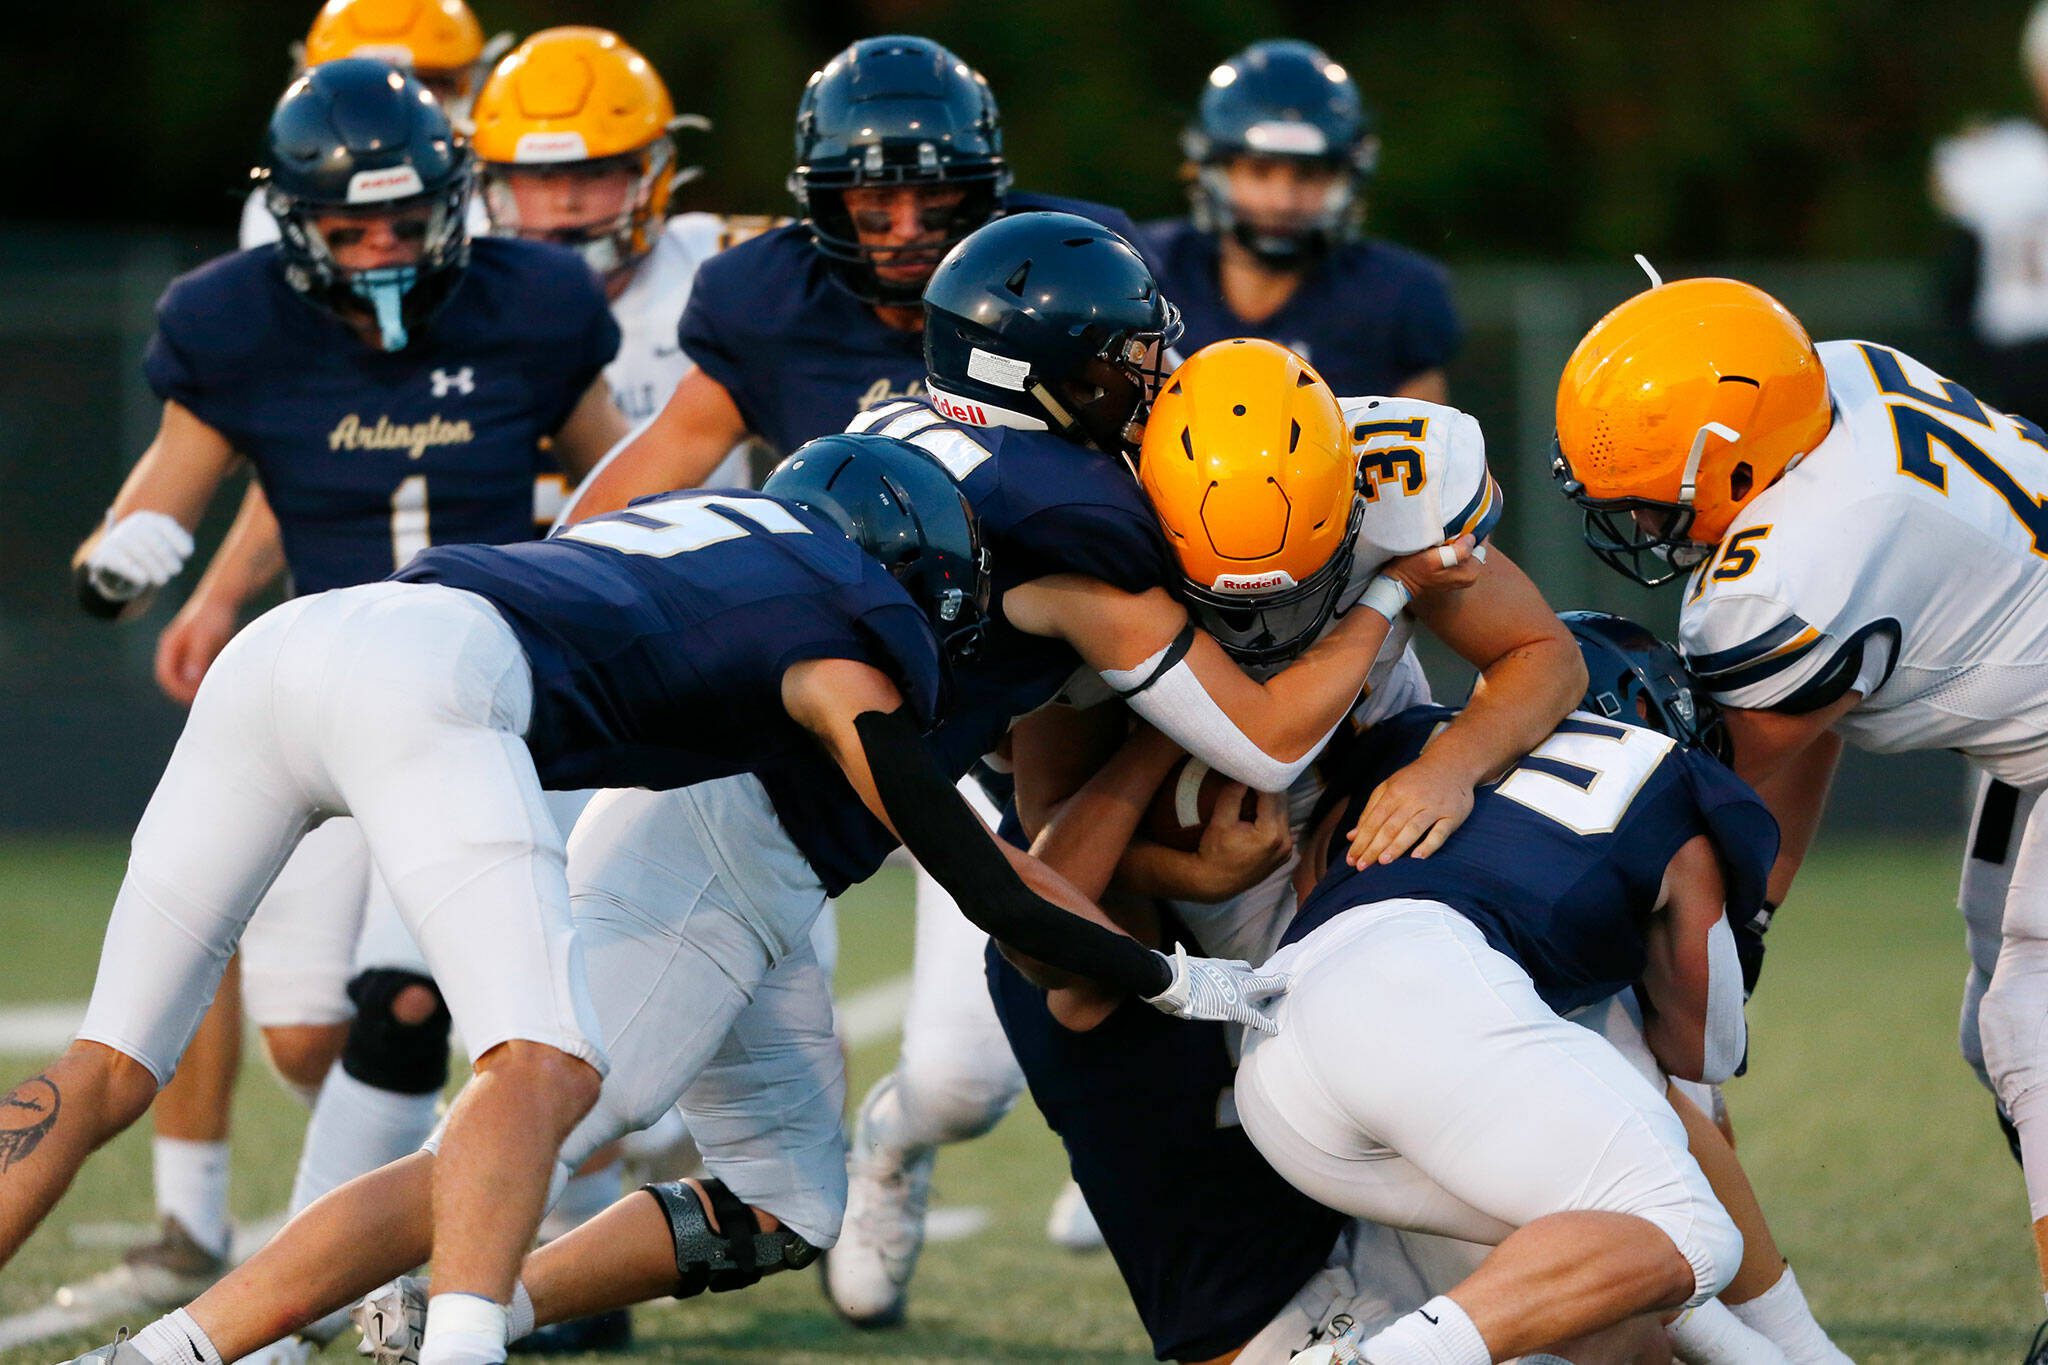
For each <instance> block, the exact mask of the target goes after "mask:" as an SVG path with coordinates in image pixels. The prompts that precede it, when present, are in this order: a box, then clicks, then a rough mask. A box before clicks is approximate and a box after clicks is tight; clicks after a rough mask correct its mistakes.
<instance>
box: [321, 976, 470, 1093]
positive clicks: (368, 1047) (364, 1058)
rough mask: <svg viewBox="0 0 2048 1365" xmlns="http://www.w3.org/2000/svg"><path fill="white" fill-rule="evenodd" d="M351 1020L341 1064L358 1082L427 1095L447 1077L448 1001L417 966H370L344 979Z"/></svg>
mask: <svg viewBox="0 0 2048 1365" xmlns="http://www.w3.org/2000/svg"><path fill="white" fill-rule="evenodd" d="M348 995H349V999H351V1000H353V1001H354V1002H355V1006H356V1017H355V1022H354V1023H352V1024H350V1025H349V1030H348V1041H347V1043H346V1044H345V1045H344V1046H343V1048H342V1052H341V1066H342V1070H344V1071H346V1072H348V1074H349V1075H351V1076H353V1077H355V1078H356V1079H357V1080H359V1081H361V1082H362V1083H363V1084H364V1085H369V1086H375V1087H376V1088H377V1089H379V1090H390V1091H394V1092H396V1093H398V1094H401V1095H431V1094H435V1093H437V1092H438V1091H439V1090H440V1089H441V1087H442V1086H444V1085H446V1084H447V1083H448V1030H449V1026H450V1023H451V1022H452V1021H451V1020H450V1017H449V1014H448V1006H447V1004H446V1003H445V1002H444V1001H443V1000H442V999H441V993H440V992H439V991H437V990H435V989H434V983H433V981H432V980H431V979H429V978H427V977H424V976H421V975H420V974H419V973H418V972H408V971H398V970H394V969H391V968H386V967H379V968H373V969H372V970H370V971H366V972H364V973H362V974H361V975H359V976H357V977H356V979H355V980H353V981H351V982H349V983H348Z"/></svg>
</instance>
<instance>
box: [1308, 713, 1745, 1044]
mask: <svg viewBox="0 0 2048 1365" xmlns="http://www.w3.org/2000/svg"><path fill="white" fill-rule="evenodd" d="M1454 714H1455V713H1454V712H1452V711H1449V710H1447V709H1445V708H1443V707H1440V706H1418V707H1415V708H1413V709H1411V710H1407V711H1403V712H1402V713H1401V714H1400V715H1398V716H1394V717H1392V718H1391V719H1389V720H1385V721H1382V722H1381V723H1380V724H1379V725H1377V726H1375V727H1374V728H1373V729H1372V730H1371V731H1368V732H1367V734H1366V735H1365V737H1364V739H1363V740H1362V741H1361V742H1360V743H1359V744H1358V745H1357V746H1356V747H1355V748H1353V749H1351V750H1349V751H1348V752H1347V753H1346V755H1345V756H1344V759H1343V762H1344V763H1345V765H1346V768H1347V771H1345V772H1343V773H1341V774H1337V775H1334V780H1333V781H1332V783H1331V788H1330V791H1331V795H1330V796H1329V797H1326V798H1325V801H1326V803H1330V804H1334V802H1336V801H1344V802H1346V803H1347V804H1346V809H1345V811H1344V816H1343V818H1342V819H1340V820H1339V821H1338V823H1337V830H1338V832H1337V834H1336V835H1335V836H1333V837H1332V839H1331V842H1330V861H1329V864H1328V870H1327V872H1326V873H1325V875H1324V877H1323V879H1322V881H1321V882H1319V883H1318V884H1317V885H1316V888H1315V891H1314V892H1313V893H1312V894H1311V895H1310V896H1309V898H1308V899H1307V900H1306V901H1305V902H1303V904H1302V907H1301V910H1300V911H1299V913H1297V914H1296V915H1295V917H1294V922H1293V923H1292V924H1290V925H1288V927H1287V931H1286V933H1285V934H1284V935H1282V937H1281V940H1280V941H1281V942H1282V943H1283V944H1284V943H1293V942H1295V941H1296V940H1297V939H1300V938H1302V937H1303V936H1304V935H1306V934H1307V933H1308V932H1309V931H1310V930H1312V929H1314V928H1316V927H1317V926H1318V925H1320V924H1323V923H1325V922H1326V921H1328V920H1330V919H1332V918H1334V917H1335V916H1337V915H1340V914H1342V913H1343V912H1344V911H1346V910H1349V909H1351V908H1352V907H1354V906H1360V905H1366V904H1370V903H1371V902H1374V901H1384V900H1394V899H1400V898H1404V897H1405V898H1413V899H1416V900H1432V901H1441V902H1443V903H1444V904H1445V905H1448V906H1450V907H1451V908H1452V909H1454V910H1456V911H1457V912H1458V913H1460V914H1462V915H1464V916H1465V917H1466V918H1467V919H1469V920H1471V921H1472V922H1473V924H1475V925H1476V926H1478V928H1479V931H1480V932H1481V933H1483V934H1485V935H1486V941H1487V942H1488V943H1489V944H1491V945H1492V946H1493V947H1494V948H1495V949H1496V950H1498V951H1499V952H1502V953H1504V954H1506V955H1507V956H1508V957H1511V958H1513V959H1514V960H1515V961H1516V962H1518V963H1520V964H1521V965H1522V968H1523V970H1524V971H1526V972H1528V973H1529V976H1530V979H1531V980H1533V981H1534V982H1535V983H1536V990H1537V993H1538V994H1539V995H1541V996H1542V997H1543V1000H1544V1003H1545V1004H1547V1005H1549V1006H1550V1007H1551V1008H1552V1009H1554V1010H1556V1011H1557V1012H1558V1013H1559V1014H1564V1013H1567V1012H1569V1011H1571V1010H1575V1009H1577V1008H1579V1007H1580V1006H1582V1005H1590V1004H1592V1003H1593V1002H1594V1001H1596V1000H1604V999H1606V998H1607V997H1608V996H1610V995H1613V994H1614V993H1615V992H1616V991H1619V990H1621V989H1622V988H1623V987H1626V986H1628V985H1630V984H1631V983H1633V982H1634V981H1635V980H1636V979H1637V978H1638V977H1640V976H1641V975H1642V974H1643V967H1644V962H1645V951H1644V947H1643V928H1644V925H1645V923H1646V921H1647V920H1648V918H1649V916H1650V914H1651V912H1652V911H1653V910H1654V909H1655V908H1656V905H1657V899H1658V893H1659V891H1660V890H1661V889H1662V886H1663V882H1664V870H1665V868H1666V867H1667V866H1668V865H1669V864H1670V862H1671V858H1672V855H1673V854H1675V853H1677V852H1678V850H1679V848H1680V847H1681V846H1682V845H1684V844H1685V843H1686V842H1687V841H1688V840H1690V839H1692V838H1694V837H1696V836H1698V835H1701V834H1705V835H1707V836H1708V837H1709V838H1711V839H1712V840H1713V841H1714V846H1715V848H1716V849H1717V850H1718V851H1719V853H1720V857H1721V866H1722V869H1723V872H1724V874H1725V876H1726V878H1727V881H1728V888H1727V891H1728V915H1729V919H1730V921H1731V922H1733V923H1737V924H1740V923H1744V922H1745V921H1747V920H1748V919H1749V918H1750V917H1751V916H1752V915H1753V914H1754V913H1755V912H1756V910H1757V909H1758V907H1760V906H1761V905H1762V904H1763V897H1764V881H1765V878H1766V877H1767V876H1768V875H1769V873H1770V870H1771V863H1772V861H1773V860H1774V859H1775V858H1776V857H1777V856H1778V825H1777V821H1775V820H1773V819H1772V818H1771V814H1770V812H1769V811H1768V810H1766V809H1765V808H1764V804H1763V802H1762V800H1761V799H1759V798H1758V796H1757V794H1756V793H1755V792H1754V791H1752V790H1750V788H1749V786H1748V785H1747V784H1746V783H1744V782H1743V781H1742V780H1741V779H1740V778H1738V777H1736V776H1735V774H1734V773H1733V772H1731V771H1729V769H1728V768H1727V767H1726V765H1724V764H1722V763H1720V762H1718V761H1717V760H1715V759H1713V758H1711V757H1709V756H1707V755H1706V754H1704V753H1702V752H1700V751H1699V750H1697V749H1686V748H1681V747H1680V746H1678V745H1677V744H1675V743H1673V742H1672V741H1671V740H1670V739H1668V738H1666V737H1665V736H1664V735H1661V734H1658V733H1657V732H1656V731H1654V730H1646V729H1644V728H1642V727H1641V726H1636V725H1623V724H1621V723H1619V722H1617V721H1611V720H1604V719H1600V718H1598V717H1594V716H1590V715H1587V714H1585V713H1584V712H1573V713H1572V714H1571V715H1569V716H1567V717H1565V718H1564V719H1563V720H1562V721H1560V722H1559V723H1558V726H1557V729H1556V730H1555V731H1553V732H1552V733H1551V736H1550V738H1549V739H1547V740H1545V741H1544V742H1543V743H1541V744H1539V745H1537V746H1536V748H1535V749H1534V750H1533V751H1531V752H1530V753H1529V754H1528V756H1526V757H1524V758H1523V759H1521V760H1520V761H1519V762H1517V763H1516V764H1515V765H1514V766H1513V767H1511V768H1509V769H1508V770H1507V772H1506V773H1504V774H1502V776H1501V777H1500V778H1499V779H1498V780H1496V781H1493V782H1489V783H1487V784H1486V785H1485V786H1482V787H1480V788H1479V790H1478V793H1477V796H1476V798H1475V800H1474V801H1473V805H1472V814H1471V815H1470V816H1469V817H1468V818H1467V819H1466V821H1465V823H1464V824H1462V825H1460V826H1459V827H1458V829H1457V832H1456V833H1454V834H1453V835H1451V837H1450V838H1449V839H1448V840H1446V841H1445V843H1444V846H1443V847H1442V848H1440V849H1438V850H1437V851H1436V852H1435V853H1433V854H1431V855H1430V856H1429V857H1428V858H1422V859H1418V858H1399V859H1396V860H1395V861H1394V862H1391V863H1386V864H1378V863H1376V864H1374V865H1372V866H1371V867H1368V868H1365V869H1364V870H1363V871H1354V870H1353V869H1352V868H1350V867H1348V866H1346V865H1345V863H1344V861H1343V858H1344V854H1345V853H1346V852H1347V851H1348V849H1349V843H1348V841H1347V840H1346V839H1345V838H1344V833H1343V832H1344V831H1346V830H1349V829H1350V828H1351V827H1352V825H1353V824H1355V823H1357V819H1358V815H1359V813H1360V812H1362V811H1363V810H1364V809H1365V802H1366V799H1367V798H1368V797H1369V796H1370V795H1371V794H1372V790H1373V788H1374V787H1376V786H1378V785H1379V784H1380V782H1381V781H1383V780H1384V779H1385V778H1386V777H1387V776H1388V775H1389V774H1391V773H1392V772H1393V771H1394V770H1395V769H1397V768H1400V767H1402V766H1404V765H1406V764H1408V763H1410V762H1412V761H1413V760H1414V758H1415V756H1416V755H1417V754H1419V753H1421V752H1422V746H1423V745H1424V744H1426V743H1428V741H1429V739H1430V737H1431V736H1432V735H1434V734H1435V733H1436V731H1437V729H1438V728H1439V727H1440V726H1441V725H1443V724H1445V723H1447V722H1448V721H1449V720H1450V718H1451V716H1452V715H1454ZM1327 808H1328V805H1327V804H1326V806H1325V809H1327Z"/></svg>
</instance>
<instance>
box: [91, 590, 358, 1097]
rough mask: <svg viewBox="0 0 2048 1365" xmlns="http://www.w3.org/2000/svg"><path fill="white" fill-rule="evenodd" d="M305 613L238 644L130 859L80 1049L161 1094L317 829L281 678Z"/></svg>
mask: <svg viewBox="0 0 2048 1365" xmlns="http://www.w3.org/2000/svg"><path fill="white" fill-rule="evenodd" d="M303 615H304V609H303V608H301V607H300V606H299V604H297V603H290V604H287V605H286V606H285V607H281V608H278V609H277V610H276V611H273V612H271V613H269V614H268V615H266V616H265V617H263V618H261V619H259V620H258V621H257V622H255V623H254V624H252V625H251V626H250V627H249V628H248V630H246V631H245V632H243V634H242V635H241V636H240V637H238V638H237V639H236V640H235V641H233V642H232V643H230V645H229V646H228V648H227V649H226V650H225V651H223V653H222V655H221V657H220V659H219V661H218V662H217V663H216V664H215V665H214V667H213V669H212V670H210V671H209V673H208V675H207V679H206V682H205V683H204V684H203V685H202V686H201V688H200V691H199V696H198V698H197V699H196V700H195V701H194V703H193V707H192V712H191V714H190V715H189V716H188V717H187V719H186V723H185V728H184V731H183V732H182V733H181V734H180V735H179V737H178V743H177V745H176V747H175V748H174V749H173V751H172V754H171V760H170V762H169V764H168V765H166V767H165V769H164V774H163V777H162V778H161V779H160V780H159V781H158V783H157V787H156V791H155V792H154V794H153V795H152V796H151V797H150V800H149V804H148V806H147V807H146V808H145V810H144V812H143V816H142V820H141V822H140V823H139V824H138V825H137V826H136V830H135V837H134V840H133V841H132V843H131V845H130V849H129V858H128V867H127V871H126V874H125V875H124V876H123V878H122V882H121V887H120V890H119V891H118V892H117V893H116V895H115V898H114V905H113V909H112V912H111V913H110V915H109V916H108V921H107V934H106V939H105V943H104V946H103V947H102V950H101V955H100V963H99V970H98V974H97V976H96V977H95V981H94V987H93V996H92V1001H91V1004H90V1005H89V1006H88V1009H87V1012H86V1019H85V1023H84V1025H83V1027H82V1029H81V1032H80V1034H79V1036H80V1037H81V1038H86V1039H89V1040H91V1041H94V1042H99V1043H104V1044H106V1045H107V1046H110V1047H113V1048H115V1049H117V1050H119V1051H121V1052H123V1053H125V1054H127V1055H129V1056H131V1057H134V1058H135V1059H136V1060H138V1061H140V1062H142V1063H143V1065H144V1066H146V1067H148V1068H149V1070H150V1071H151V1072H152V1073H153V1074H155V1075H156V1077H157V1079H158V1080H159V1081H167V1080H169V1079H170V1075H171V1072H172V1070H173V1069H174V1068H175V1066H176V1064H177V1059H178V1057H179V1055H180V1054H182V1053H183V1051H184V1050H185V1047H186V1046H187V1045H188V1044H189V1043H190V1041H191V1038H192V1035H193V1033H194V1032H195V1031H196V1030H197V1029H198V1027H199V1021H200V1019H201V1018H202V1017H203V1016H204V1014H205V1012H206V1007H207V1004H208V1002H209V1001H210V1000H211V999H212V997H213V993H214V990H215V988H216V987H217V986H218V985H219V982H220V978H221V973H222V972H223V971H224V970H225V968H226V965H227V961H228V958H229V957H230V956H231V955H232V954H233V952H234V950H235V945H236V942H237V941H238V940H239V938H240V937H241V934H242V931H243V927H244V926H245V925H246V924H247V922H248V919H249V916H250V914H251V913H252V912H253V911H254V909H255V907H256V904H257V902H258V900H260V899H261V897H262V895H263V893H264V890H265V889H266V888H267V887H268V886H269V885H270V883H271V881H272V880H273V879H274V878H275V877H276V876H277V873H278V870H279V868H281V867H282V866H283V864H284V862H285V859H286V857H287V856H288V855H289V854H290V852H291V850H292V847H293V846H294V845H295V844H296V843H297V842H298V840H299V838H300V836H301V835H302V834H303V833H304V832H305V830H306V829H307V828H308V827H309V825H311V824H312V823H313V822H314V821H315V820H316V819H317V813H316V810H315V805H316V802H315V800H314V799H313V797H312V796H310V795H309V793H308V791H307V788H306V786H305V784H304V783H303V782H302V781H301V780H300V769H301V768H302V767H303V766H304V760H305V757H306V755H305V754H303V753H300V752H297V751H296V750H295V748H294V746H295V745H298V744H301V743H302V742H303V741H305V740H306V739H307V727H306V726H305V725H304V723H303V722H304V719H305V718H304V717H303V716H300V715H298V714H296V712H295V711H294V710H293V709H292V708H291V707H290V706H288V705H286V706H280V704H279V699H278V697H277V695H276V691H275V688H274V686H273V678H274V674H275V671H276V667H277V664H278V660H279V657H280V655H281V654H282V652H283V651H284V650H285V649H286V648H287V647H289V646H290V644H291V643H292V636H293V632H294V628H295V627H296V626H297V625H298V624H299V622H300V620H301V618H302V616H303Z"/></svg>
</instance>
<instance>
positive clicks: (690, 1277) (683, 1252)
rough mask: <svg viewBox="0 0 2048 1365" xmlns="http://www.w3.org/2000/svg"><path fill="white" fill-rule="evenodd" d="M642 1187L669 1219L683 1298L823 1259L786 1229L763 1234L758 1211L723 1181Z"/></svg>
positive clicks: (677, 1292) (720, 1291) (743, 1285)
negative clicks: (700, 1192) (756, 1212)
mask: <svg viewBox="0 0 2048 1365" xmlns="http://www.w3.org/2000/svg"><path fill="white" fill-rule="evenodd" d="M643 1188H644V1189H645V1190H646V1192H647V1193H648V1194H650V1195H652V1196H654V1200H655V1202H656V1203H658V1204H659V1205H661V1211H662V1214H663V1216H665V1217H666V1218H667V1219H668V1228H669V1236H670V1237H671V1238H673V1239H674V1242H675V1254H676V1288H675V1296H676V1297H677V1298H679V1299H687V1298H692V1297H694V1296H696V1295H698V1294H702V1293H704V1292H705V1291H706V1290H709V1291H710V1292H711V1293H713V1294H723V1293H726V1292H728V1291H730V1290H734V1289H745V1288H746V1287H747V1286H749V1285H751V1284H755V1283H757V1282H759V1281H760V1279H761V1278H762V1277H763V1276H765V1275H773V1274H776V1273H777V1272H779V1271H784V1270H802V1269H803V1268H804V1267H805V1266H808V1265H809V1264H811V1262H813V1261H815V1260H817V1259H818V1248H816V1247H814V1246H812V1245H811V1244H810V1243H809V1242H807V1241H805V1240H804V1239H803V1238H801V1237H799V1236H798V1235H797V1234H796V1233H794V1232H791V1231H790V1230H789V1229H788V1228H786V1227H777V1228H775V1229H774V1230H773V1231H769V1232H763V1231H762V1230H761V1222H760V1219H759V1218H758V1217H757V1216H756V1215H755V1212H754V1210H753V1209H751V1208H749V1207H748V1206H747V1205H746V1204H745V1203H744V1202H742V1201H741V1200H740V1199H739V1197H738V1196H736V1195H735V1194H733V1192H732V1191H731V1190H729V1189H727V1188H726V1187H725V1182H724V1181H722V1180H704V1181H699V1182H691V1181H687V1180H671V1181H668V1182H665V1183H663V1184H659V1185H647V1186H644V1187H643ZM700 1188H701V1190H702V1195H701V1196H700V1195H699V1193H698V1190H699V1189H700ZM707 1204H708V1205H709V1209H708V1212H707V1209H706V1205H707ZM714 1220H715V1221H716V1223H717V1227H716V1228H714V1227H713V1226H712V1223H713V1221H714Z"/></svg>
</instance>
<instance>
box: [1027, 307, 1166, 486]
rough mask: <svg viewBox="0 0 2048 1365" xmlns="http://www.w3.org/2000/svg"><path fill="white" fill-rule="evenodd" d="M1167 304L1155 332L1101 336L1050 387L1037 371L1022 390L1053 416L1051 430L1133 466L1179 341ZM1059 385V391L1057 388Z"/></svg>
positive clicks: (1131, 332)
mask: <svg viewBox="0 0 2048 1365" xmlns="http://www.w3.org/2000/svg"><path fill="white" fill-rule="evenodd" d="M1162 302H1163V303H1165V318H1164V322H1163V324H1162V326H1161V327H1160V328H1159V330H1157V331H1145V332H1140V331H1123V332H1117V333H1114V334H1112V335H1110V336H1108V337H1105V338H1104V339H1103V342H1102V344H1101V346H1100V347H1098V348H1097V350H1096V352H1095V354H1094V356H1092V357H1091V358H1090V359H1089V360H1087V361H1086V362H1085V363H1083V364H1082V365H1081V366H1080V367H1079V368H1078V369H1077V370H1076V372H1075V373H1074V374H1073V375H1072V376H1070V377H1069V378H1067V379H1065V380H1063V381H1061V382H1060V383H1058V384H1057V385H1052V386H1048V385H1047V384H1045V383H1043V382H1042V381H1040V380H1039V379H1038V378H1037V376H1035V375H1034V376H1033V377H1032V378H1031V379H1029V380H1027V381H1026V382H1025V392H1026V393H1028V394H1030V395H1031V397H1032V398H1034V399H1035V400H1037V402H1038V405H1039V407H1040V408H1042V409H1043V410H1044V411H1045V414H1046V416H1047V417H1048V418H1049V419H1051V425H1052V428H1053V430H1055V431H1057V432H1059V433H1060V434H1061V435H1062V436H1065V437H1066V438H1067V439H1068V440H1080V441H1082V442H1084V443H1085V444H1087V445H1091V446H1093V447H1095V448H1096V449H1097V450H1101V451H1105V452H1107V453H1109V454H1113V455H1119V456H1121V457H1122V458H1123V459H1124V461H1125V462H1126V463H1127V464H1131V465H1132V472H1133V473H1136V466H1135V459H1136V455H1137V450H1138V445H1139V443H1140V442H1141V441H1143V440H1144V438H1145V415H1146V413H1147V412H1149V411H1150V410H1151V407H1152V400H1153V399H1155V398H1157V397H1158V396H1159V390H1160V389H1161V388H1162V387H1164V386H1165V384H1166V378H1167V376H1168V375H1169V374H1171V373H1172V368H1171V367H1170V366H1169V365H1168V363H1167V353H1168V351H1169V350H1170V349H1171V348H1172V346H1173V344H1174V343H1175V342H1176V341H1178V340H1180V335H1181V320H1180V310H1179V309H1178V308H1175V307H1174V306H1173V304H1172V303H1171V302H1169V301H1166V300H1162ZM1055 390H1057V391H1055Z"/></svg>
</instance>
